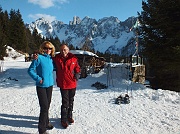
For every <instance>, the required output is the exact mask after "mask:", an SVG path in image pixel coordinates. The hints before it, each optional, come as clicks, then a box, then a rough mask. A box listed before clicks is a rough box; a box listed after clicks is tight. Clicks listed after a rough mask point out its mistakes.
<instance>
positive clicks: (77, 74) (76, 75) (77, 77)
mask: <svg viewBox="0 0 180 134" xmlns="http://www.w3.org/2000/svg"><path fill="white" fill-rule="evenodd" d="M79 77H80V76H79V73H76V74H75V78H76V80H77V81H78V80H79Z"/></svg>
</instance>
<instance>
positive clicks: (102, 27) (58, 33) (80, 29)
mask: <svg viewBox="0 0 180 134" xmlns="http://www.w3.org/2000/svg"><path fill="white" fill-rule="evenodd" d="M136 20H137V18H135V17H130V18H128V19H127V20H126V21H124V22H121V21H120V20H119V19H118V18H117V17H113V16H111V17H104V18H102V19H99V20H98V21H97V20H95V19H92V18H89V17H87V16H86V17H84V18H83V19H82V20H81V19H80V18H79V17H77V16H75V17H73V20H72V21H70V22H69V24H64V23H63V22H62V21H57V20H56V21H53V22H48V21H47V20H45V19H44V18H39V19H38V20H36V21H35V22H32V23H30V24H27V27H28V28H29V29H30V31H31V32H32V31H33V29H34V28H36V29H37V31H38V33H40V34H41V35H42V36H43V37H58V38H59V39H60V41H62V40H64V41H65V42H67V43H68V44H72V45H73V46H74V47H78V48H81V47H82V46H83V45H84V44H85V43H86V44H88V46H89V47H91V48H94V49H95V50H96V51H99V52H103V53H104V52H110V53H117V54H120V55H126V54H127V50H130V51H129V52H128V54H133V53H134V51H135V48H134V46H135V45H134V44H135V39H134V38H135V34H134V32H133V31H130V28H131V27H132V26H133V25H134V23H135V22H136ZM126 46H128V47H126Z"/></svg>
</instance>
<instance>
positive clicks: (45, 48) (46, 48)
mask: <svg viewBox="0 0 180 134" xmlns="http://www.w3.org/2000/svg"><path fill="white" fill-rule="evenodd" d="M43 49H44V50H52V48H48V47H44V48H43Z"/></svg>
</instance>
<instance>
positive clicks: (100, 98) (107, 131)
mask: <svg viewBox="0 0 180 134" xmlns="http://www.w3.org/2000/svg"><path fill="white" fill-rule="evenodd" d="M0 62H1V61H0ZM29 65H30V62H24V58H17V59H16V60H9V59H6V60H5V62H4V65H3V70H5V72H2V73H0V96H1V97H0V134H33V133H34V134H35V133H37V131H38V130H37V124H38V116H39V104H38V99H37V95H36V90H35V84H34V81H33V80H32V79H31V78H30V77H29V75H28V74H27V68H28V67H29ZM124 70H125V68H124V66H123V65H119V66H116V68H112V81H110V82H111V85H110V86H109V87H108V89H102V90H97V89H96V88H95V87H91V85H92V84H94V83H95V82H97V81H98V82H101V83H104V84H107V70H106V69H104V70H102V71H101V72H100V73H98V74H93V75H90V76H88V77H87V78H86V79H80V80H79V82H78V87H77V92H76V96H75V105H74V112H73V114H74V119H75V123H74V124H73V125H70V126H69V127H68V128H67V129H63V128H62V127H61V125H60V106H61V96H60V91H59V88H58V87H56V85H54V90H53V95H52V103H51V107H50V120H51V122H52V124H53V125H54V126H55V128H54V129H53V130H50V131H49V133H50V134H120V133H121V134H180V94H178V93H176V92H172V91H166V90H161V89H158V90H152V89H150V88H146V87H145V86H144V85H141V84H138V83H130V82H128V81H127V79H126V78H125V71H124ZM54 77H55V76H54ZM127 89H128V90H129V92H128V94H129V95H130V104H121V105H117V104H115V103H114V100H115V98H117V97H118V96H119V95H120V94H125V93H127ZM131 89H132V91H131Z"/></svg>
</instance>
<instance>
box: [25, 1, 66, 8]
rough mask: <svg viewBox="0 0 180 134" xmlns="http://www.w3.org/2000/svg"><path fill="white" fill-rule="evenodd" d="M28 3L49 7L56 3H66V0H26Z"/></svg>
mask: <svg viewBox="0 0 180 134" xmlns="http://www.w3.org/2000/svg"><path fill="white" fill-rule="evenodd" d="M28 2H29V3H33V4H35V5H39V6H40V7H41V8H49V7H53V6H55V5H56V3H60V4H63V3H67V2H68V0H28Z"/></svg>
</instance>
